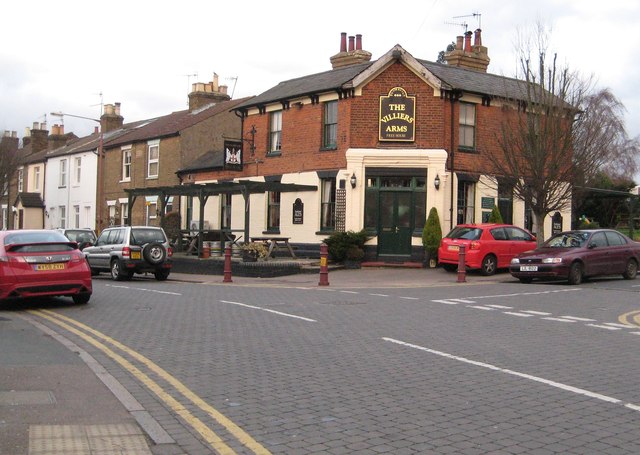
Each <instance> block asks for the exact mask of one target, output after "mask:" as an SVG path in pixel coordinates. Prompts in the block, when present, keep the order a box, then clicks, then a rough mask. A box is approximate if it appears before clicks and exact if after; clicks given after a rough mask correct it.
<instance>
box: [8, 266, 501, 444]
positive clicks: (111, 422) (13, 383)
mask: <svg viewBox="0 0 640 455" xmlns="http://www.w3.org/2000/svg"><path fill="white" fill-rule="evenodd" d="M510 278H511V277H510V276H509V275H508V274H504V273H503V274H500V275H497V276H496V277H483V276H480V275H479V274H467V275H466V277H465V281H464V282H460V283H459V282H458V279H459V277H458V275H457V274H456V273H448V272H446V271H444V270H443V269H439V268H437V269H416V268H393V267H392V268H387V267H385V268H381V267H363V268H362V269H357V270H346V269H341V270H331V271H329V273H328V275H327V276H326V277H325V279H324V280H323V283H325V284H323V285H322V286H326V287H327V288H335V289H342V288H351V289H357V288H374V287H375V288H385V287H386V288H401V287H410V288H420V287H430V286H468V285H474V284H480V283H484V284H486V283H487V282H491V281H494V282H499V281H505V280H509V279H510ZM230 279H231V281H230V282H225V279H224V276H222V275H198V274H186V273H172V274H171V276H170V277H169V280H173V281H180V282H192V283H207V284H209V285H220V286H256V287H265V286H269V287H274V286H280V287H318V286H320V285H319V283H320V281H321V277H320V274H319V273H318V274H313V273H303V274H297V275H288V276H282V277H275V278H250V277H233V276H231V277H230ZM327 283H328V284H327ZM5 309H6V310H7V311H2V310H5ZM0 346H2V347H3V348H2V349H1V350H0V454H3V455H60V454H64V455H95V454H100V455H111V454H114V455H115V454H119V455H122V454H136V455H181V454H182V452H181V451H178V452H176V451H175V447H176V445H175V444H172V442H174V441H173V440H172V439H171V437H170V436H169V435H168V434H167V433H166V432H165V431H164V430H163V428H162V427H161V426H160V425H159V424H158V423H157V422H156V421H155V420H154V419H153V418H152V417H151V415H150V414H149V413H148V412H147V411H146V410H145V409H144V408H143V406H142V405H140V403H138V402H137V400H136V399H135V398H134V397H133V396H132V395H131V394H130V393H129V392H128V391H127V390H126V389H125V388H124V387H123V386H122V385H121V384H120V383H119V382H118V380H117V379H115V378H114V377H113V376H111V375H110V374H109V373H108V372H107V371H106V370H105V369H104V368H103V367H102V366H101V365H100V364H99V363H98V362H97V361H96V360H95V359H94V358H93V357H91V355H89V354H88V353H87V352H86V351H84V350H83V349H81V348H80V347H79V346H78V345H76V344H74V343H73V342H71V341H70V340H69V339H67V338H65V337H62V336H60V335H58V334H57V333H56V332H54V331H51V330H50V329H48V328H47V327H46V326H45V325H43V324H40V323H39V322H38V321H37V319H35V318H33V317H31V316H30V315H29V313H28V312H24V311H20V312H17V311H11V308H2V307H0ZM170 447H173V449H171V450H170V449H169V448H170Z"/></svg>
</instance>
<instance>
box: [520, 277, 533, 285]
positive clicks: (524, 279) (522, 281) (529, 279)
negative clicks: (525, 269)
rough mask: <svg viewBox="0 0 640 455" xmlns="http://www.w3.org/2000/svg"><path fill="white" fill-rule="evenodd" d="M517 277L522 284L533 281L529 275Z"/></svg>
mask: <svg viewBox="0 0 640 455" xmlns="http://www.w3.org/2000/svg"><path fill="white" fill-rule="evenodd" d="M518 279H519V280H520V282H521V283H523V284H529V283H531V282H532V281H533V278H529V277H522V278H518Z"/></svg>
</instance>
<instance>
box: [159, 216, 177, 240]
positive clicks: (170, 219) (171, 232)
mask: <svg viewBox="0 0 640 455" xmlns="http://www.w3.org/2000/svg"><path fill="white" fill-rule="evenodd" d="M161 227H162V229H164V232H165V233H166V234H167V237H169V240H170V241H175V239H178V238H180V214H179V213H178V212H169V213H167V214H166V215H165V216H163V217H162V226H161Z"/></svg>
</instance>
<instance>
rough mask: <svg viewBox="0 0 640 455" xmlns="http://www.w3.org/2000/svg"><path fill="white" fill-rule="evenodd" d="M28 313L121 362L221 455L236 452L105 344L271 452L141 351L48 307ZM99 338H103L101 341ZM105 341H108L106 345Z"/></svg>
mask: <svg viewBox="0 0 640 455" xmlns="http://www.w3.org/2000/svg"><path fill="white" fill-rule="evenodd" d="M29 313H31V314H33V315H36V316H39V317H41V318H44V319H46V320H48V321H50V322H52V323H53V324H56V325H57V326H59V327H62V328H63V329H65V330H67V331H69V332H71V333H74V334H75V335H77V336H79V337H80V338H82V339H83V340H84V341H86V342H87V343H89V344H91V345H92V346H95V347H96V348H97V349H99V350H100V351H102V352H103V353H105V354H106V355H107V356H109V357H110V358H111V359H113V360H114V361H115V362H117V363H118V364H120V366H122V367H123V368H124V369H125V370H127V371H129V372H130V373H131V374H132V375H133V376H134V377H135V378H136V379H137V380H138V381H140V382H141V383H142V384H143V385H144V386H145V387H147V388H148V389H149V390H150V391H151V392H153V393H154V394H155V395H156V396H157V397H158V398H159V399H160V400H162V401H163V402H164V403H165V404H166V405H167V406H169V408H170V409H171V410H172V411H173V412H175V413H176V414H177V415H179V416H180V417H181V418H182V419H183V420H184V421H185V422H186V423H187V424H188V425H189V426H191V427H192V428H193V429H194V430H195V431H196V432H197V433H198V434H200V436H202V438H203V439H204V440H205V441H206V443H207V444H209V446H210V447H211V448H212V449H213V450H214V451H215V452H217V453H219V454H221V455H228V454H229V455H230V454H235V451H234V450H233V449H232V448H231V447H229V446H228V445H227V444H225V442H224V441H223V440H222V438H221V437H220V436H218V435H217V434H216V433H215V432H214V431H213V430H212V429H211V428H209V427H208V426H207V425H206V424H205V423H204V422H202V421H201V420H200V419H198V418H197V417H195V416H194V415H193V414H192V413H191V412H190V411H189V410H188V409H187V408H186V407H184V406H183V405H182V404H181V403H180V402H179V401H178V400H176V399H175V398H173V397H172V396H171V395H170V394H169V393H167V392H166V391H165V390H164V389H163V388H162V387H161V386H160V385H159V384H158V383H157V382H156V381H154V380H153V379H151V378H150V377H149V376H148V375H146V374H145V373H143V372H142V371H141V370H140V369H139V368H138V367H136V366H135V365H134V364H133V363H131V362H130V361H129V360H127V359H125V358H124V357H123V356H122V355H120V354H118V353H117V352H115V351H114V350H113V349H112V348H110V347H109V346H108V345H107V344H109V345H111V346H113V347H114V348H115V349H119V350H120V351H122V353H123V354H126V355H128V356H129V357H131V358H133V359H135V360H136V361H138V362H140V363H141V364H142V365H144V366H145V367H147V368H148V369H149V370H150V371H152V372H153V373H155V374H156V375H158V376H159V377H160V378H162V379H163V380H164V381H166V382H167V383H169V384H170V385H171V386H172V387H173V388H174V389H175V390H177V391H178V392H179V393H180V394H181V395H182V396H183V397H184V398H186V399H187V400H189V401H190V402H191V403H193V404H194V405H196V406H197V407H198V408H200V409H201V410H202V411H204V412H205V413H207V414H208V415H209V416H210V417H211V418H212V419H213V420H215V421H216V422H217V423H218V424H219V425H221V426H222V427H224V428H225V429H226V430H227V431H228V432H229V433H230V434H232V435H233V436H234V437H235V438H236V439H237V440H238V441H239V442H240V443H241V444H242V445H244V446H245V447H247V448H248V449H250V450H251V451H252V452H253V453H255V454H258V455H270V452H269V451H268V450H267V449H265V448H264V447H263V446H262V445H260V444H259V443H258V442H257V441H255V440H254V439H253V438H252V437H251V436H250V435H249V434H248V433H246V432H245V431H244V430H243V429H242V428H240V427H239V426H237V425H236V424H235V423H233V422H232V421H231V420H229V419H228V418H227V417H226V416H224V415H223V414H222V413H221V412H219V411H218V410H216V409H215V408H214V407H213V406H211V405H209V404H208V403H207V402H205V401H204V400H203V399H202V398H200V397H199V396H198V395H196V394H195V393H194V392H193V391H191V390H190V389H189V388H188V387H187V386H185V385H184V384H183V383H182V382H180V381H179V380H178V379H176V378H175V377H173V376H172V375H171V374H169V373H168V372H167V371H166V370H164V369H163V368H161V367H160V366H158V365H157V364H155V363H154V362H152V361H151V360H149V359H148V358H146V357H145V356H143V355H142V354H140V353H138V352H136V351H134V350H133V349H131V348H129V347H127V346H125V345H124V344H122V343H120V342H118V341H116V340H114V339H113V338H111V337H109V336H107V335H105V334H103V333H101V332H99V331H97V330H95V329H93V328H91V327H89V326H87V325H85V324H82V323H81V322H78V321H76V320H74V319H72V318H69V317H67V316H63V315H61V314H58V313H55V312H53V311H49V310H30V311H29ZM100 340H102V341H100ZM105 343H107V344H105Z"/></svg>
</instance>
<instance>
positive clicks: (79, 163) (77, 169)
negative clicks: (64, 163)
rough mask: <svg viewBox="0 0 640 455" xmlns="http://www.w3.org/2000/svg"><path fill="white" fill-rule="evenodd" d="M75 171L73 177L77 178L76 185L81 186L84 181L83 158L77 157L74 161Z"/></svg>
mask: <svg viewBox="0 0 640 455" xmlns="http://www.w3.org/2000/svg"><path fill="white" fill-rule="evenodd" d="M73 165H74V170H73V176H74V178H75V184H76V185H79V184H80V181H81V179H82V157H81V156H76V157H75V158H74V160H73Z"/></svg>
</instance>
